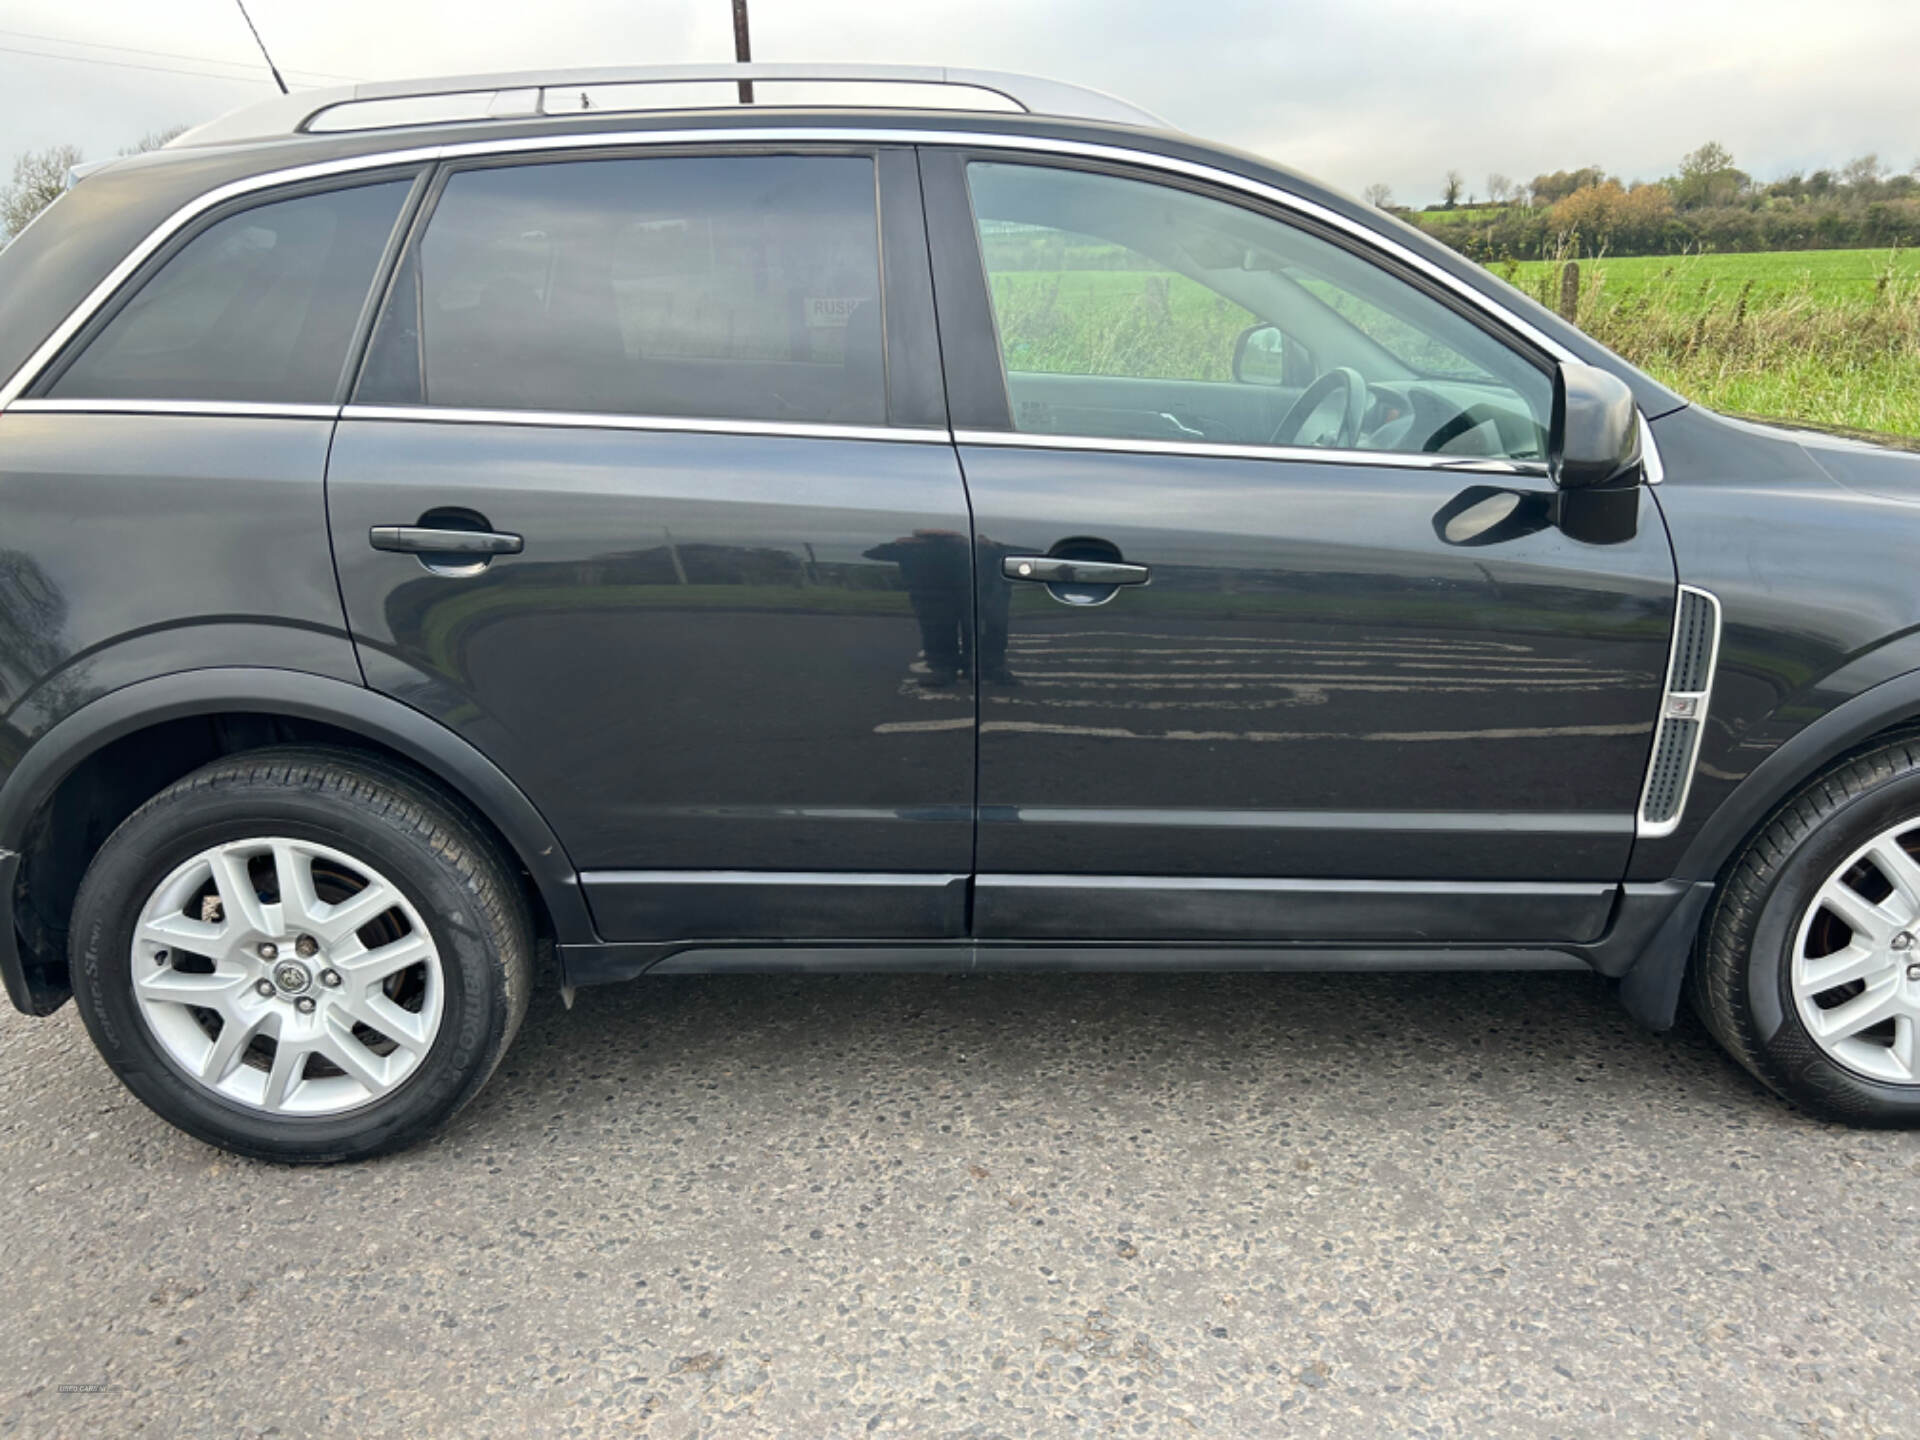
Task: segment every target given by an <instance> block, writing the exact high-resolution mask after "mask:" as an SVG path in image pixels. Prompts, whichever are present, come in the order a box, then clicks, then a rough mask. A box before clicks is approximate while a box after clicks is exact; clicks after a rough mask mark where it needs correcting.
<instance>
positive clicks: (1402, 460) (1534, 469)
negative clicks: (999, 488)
mask: <svg viewBox="0 0 1920 1440" xmlns="http://www.w3.org/2000/svg"><path fill="white" fill-rule="evenodd" d="M953 440H954V443H955V444H956V445H998V446H1003V447H1015V448H1022V449H1027V448H1031V449H1036V450H1104V451H1109V452H1117V453H1120V454H1126V455H1193V456H1198V457H1202V458H1211V459H1219V460H1287V461H1294V462H1299V461H1312V462H1316V463H1318V464H1322V465H1391V466H1397V467H1400V468H1403V469H1412V470H1448V471H1453V472H1457V473H1463V474H1492V475H1531V476H1538V477H1540V478H1542V479H1544V478H1546V475H1547V467H1546V464H1545V463H1544V462H1540V461H1525V460H1508V459H1505V458H1504V457H1499V456H1485V457H1482V456H1478V455H1430V454H1427V453H1425V452H1424V451H1398V450H1333V449H1325V450H1323V449H1320V448H1319V447H1317V446H1311V445H1229V444H1224V443H1216V442H1214V441H1211V440H1133V439H1108V438H1105V437H1102V436H1098V435H1045V434H1037V433H1033V432H1030V431H1025V430H956V431H954V432H953Z"/></svg>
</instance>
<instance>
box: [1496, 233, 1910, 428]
mask: <svg viewBox="0 0 1920 1440" xmlns="http://www.w3.org/2000/svg"><path fill="white" fill-rule="evenodd" d="M1494 269H1495V272H1496V273H1498V274H1500V275H1501V276H1503V277H1504V278H1505V279H1507V280H1509V281H1511V282H1512V283H1513V284H1515V285H1518V286H1519V287H1520V288H1521V289H1522V290H1525V291H1527V292H1528V293H1529V294H1532V295H1534V296H1535V297H1536V298H1538V299H1541V300H1543V301H1545V302H1547V303H1549V304H1552V303H1553V302H1554V300H1555V299H1557V297H1558V295H1559V288H1560V280H1559V275H1560V267H1559V265H1558V264H1557V263H1556V262H1553V261H1533V262H1527V263H1521V264H1509V265H1497V266H1495V267H1494ZM1580 269H1581V288H1580V307H1579V320H1580V327H1581V328H1582V329H1583V330H1585V331H1586V332H1587V333H1588V334H1590V335H1592V336H1593V337H1594V338H1595V339H1597V340H1599V341H1600V342H1601V343H1602V344H1605V345H1607V346H1609V347H1610V348H1612V349H1614V350H1617V351H1619V352H1620V353H1621V354H1622V355H1624V356H1626V357H1627V358H1628V359H1629V360H1632V361H1633V362H1634V363H1635V364H1636V365H1639V366H1641V367H1642V368H1643V369H1645V370H1647V371H1648V372H1649V373H1651V374H1653V375H1654V376H1656V377H1657V378H1659V379H1660V380H1662V381H1664V382H1665V383H1667V384H1668V385H1671V386H1673V387H1674V389H1676V390H1678V391H1679V392H1680V393H1681V394H1683V395H1686V396H1687V397H1688V398H1689V399H1692V400H1697V401H1699V402H1700V403H1701V404H1703V405H1707V406H1710V407H1712V408H1714V409H1716V410H1728V411H1734V412H1737V413H1740V414H1746V415H1757V416H1777V417H1779V418H1782V419H1789V420H1810V421H1813V422H1815V423H1816V424H1823V425H1838V426H1844V427H1848V428H1851V429H1857V430H1869V431H1874V430H1878V431H1886V432H1888V433H1892V434H1900V435H1920V252H1916V251H1904V252H1902V251H1887V250H1795V251H1775V252H1768V253H1762V254H1745V255H1690V256H1681V257H1671V256H1638V257H1634V258H1631V259H1627V258H1623V259H1604V258H1603V259H1600V260H1590V261H1583V262H1582V263H1581V267H1580Z"/></svg>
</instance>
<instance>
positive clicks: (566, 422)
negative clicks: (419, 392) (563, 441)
mask: <svg viewBox="0 0 1920 1440" xmlns="http://www.w3.org/2000/svg"><path fill="white" fill-rule="evenodd" d="M340 418H341V419H342V420H396V421H404V422H410V423H415V424H440V425H454V424H459V425H521V426H527V427H530V428H536V429H562V430H647V431H666V432H676V431H677V432H682V433H692V434H699V435H768V436H788V437H792V438H795V439H811V440H895V441H905V442H907V443H909V444H915V445H945V444H948V443H949V442H950V440H951V438H952V437H951V434H950V433H949V432H948V431H947V430H945V429H940V430H932V429H928V428H926V427H924V426H907V425H830V424H822V423H816V422H814V421H807V420H793V421H787V420H726V419H720V418H712V419H709V418H707V417H705V416H699V415H617V414H614V415H604V414H599V413H595V412H590V411H571V410H478V409H474V410H469V409H460V408H457V407H454V406H447V405H356V404H348V405H345V406H343V407H341V410H340Z"/></svg>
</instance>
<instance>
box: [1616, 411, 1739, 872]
mask: <svg viewBox="0 0 1920 1440" xmlns="http://www.w3.org/2000/svg"><path fill="white" fill-rule="evenodd" d="M1643 423H1644V422H1643ZM1688 595H1698V596H1699V597H1700V598H1701V599H1703V600H1705V601H1706V602H1707V603H1708V604H1709V605H1711V606H1712V607H1713V640H1712V642H1711V644H1710V645H1709V646H1708V648H1707V677H1706V684H1705V685H1704V686H1703V687H1702V688H1701V689H1699V690H1675V689H1672V688H1671V686H1672V685H1673V662H1674V658H1675V657H1676V656H1677V655H1678V654H1679V651H1680V611H1681V607H1682V606H1684V605H1685V604H1686V599H1687V596H1688ZM1719 670H1720V597H1719V596H1718V595H1716V594H1714V593H1713V592H1712V591H1711V590H1703V589H1701V588H1700V587H1699V586H1698V585H1677V586H1675V587H1674V592H1673V635H1672V637H1671V638H1670V639H1669V640H1668V641H1667V668H1666V669H1665V670H1664V671H1663V672H1662V673H1661V677H1660V713H1659V714H1658V715H1657V716H1655V717H1654V723H1653V739H1652V743H1651V744H1650V745H1649V746H1648V749H1647V774H1646V778H1645V779H1644V780H1642V781H1641V782H1640V803H1639V804H1638V805H1637V806H1635V807H1634V812H1633V821H1634V824H1633V833H1634V835H1635V837H1636V838H1638V839H1642V840H1659V839H1662V838H1664V837H1666V836H1668V835H1671V834H1673V832H1674V831H1676V830H1678V829H1679V828H1680V822H1681V821H1682V820H1683V819H1685V818H1686V814H1687V797H1688V796H1690V795H1691V794H1692V793H1693V777H1694V773H1695V772H1696V771H1697V770H1698V769H1699V768H1700V750H1701V748H1702V747H1703V746H1704V745H1705V744H1706V739H1707V711H1708V707H1709V704H1710V702H1711V700H1712V698H1713V682H1714V677H1715V676H1716V675H1718V674H1719ZM1673 700H1690V701H1692V702H1693V703H1694V711H1693V714H1692V715H1690V716H1687V717H1684V718H1687V719H1692V720H1696V721H1698V726H1697V728H1696V729H1695V730H1694V738H1693V752H1692V753H1691V754H1690V755H1688V756H1687V774H1686V778H1685V779H1684V780H1682V781H1681V782H1680V798H1679V799H1678V800H1676V801H1675V802H1674V806H1673V816H1672V818H1671V819H1667V820H1662V821H1659V822H1657V823H1656V822H1651V821H1649V820H1648V819H1647V818H1646V814H1647V796H1648V792H1650V791H1651V790H1652V788H1653V767H1654V762H1655V761H1656V760H1658V759H1659V756H1660V727H1661V726H1662V725H1664V724H1665V723H1666V721H1667V706H1668V703H1669V702H1670V701H1673Z"/></svg>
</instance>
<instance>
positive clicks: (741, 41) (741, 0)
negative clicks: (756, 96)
mask: <svg viewBox="0 0 1920 1440" xmlns="http://www.w3.org/2000/svg"><path fill="white" fill-rule="evenodd" d="M733 58H734V59H736V60H738V61H739V62H740V63H741V64H742V65H745V64H747V63H749V62H750V61H751V60H752V59H753V42H752V41H751V40H749V39H748V38H747V0H733ZM740 103H741V104H742V105H751V104H752V103H753V81H751V80H742V81H741V82H740Z"/></svg>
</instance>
